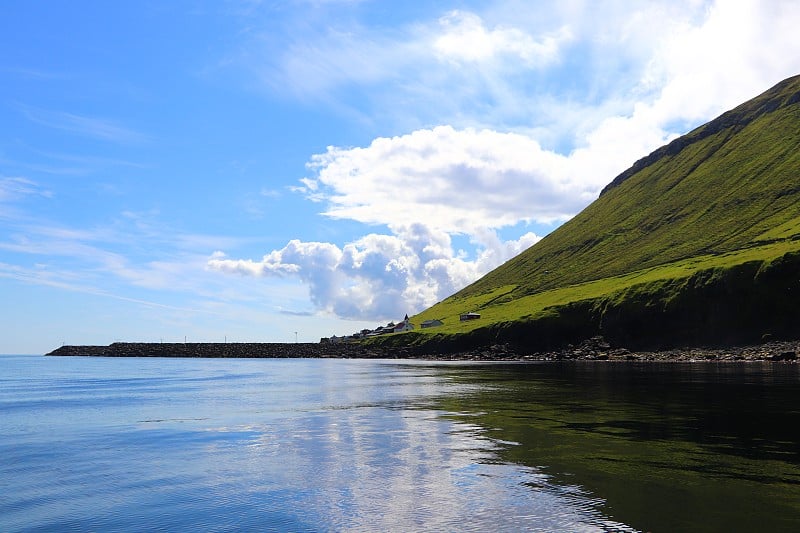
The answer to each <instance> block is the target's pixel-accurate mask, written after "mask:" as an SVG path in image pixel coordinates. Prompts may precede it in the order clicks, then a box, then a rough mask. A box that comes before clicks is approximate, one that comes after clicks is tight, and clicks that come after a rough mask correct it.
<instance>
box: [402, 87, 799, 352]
mask: <svg viewBox="0 0 800 533" xmlns="http://www.w3.org/2000/svg"><path fill="white" fill-rule="evenodd" d="M799 239H800V76H798V77H794V78H790V79H788V80H785V81H784V82H781V83H780V84H778V85H777V86H776V87H774V88H772V89H770V90H769V91H767V92H766V93H764V94H762V95H760V96H759V97H757V98H754V99H753V100H750V101H749V102H746V103H745V104H742V105H741V106H739V107H737V108H735V109H734V110H732V111H729V112H728V113H725V114H724V115H722V116H721V117H719V118H717V119H715V120H714V121H712V122H710V123H708V124H706V125H704V126H702V127H700V128H697V129H696V130H694V131H692V132H691V133H689V134H687V135H685V136H683V137H681V138H679V139H676V140H675V141H673V142H672V143H670V144H669V145H667V146H665V147H662V148H661V149H659V150H657V151H656V152H654V153H653V154H651V155H650V156H648V157H647V158H644V159H642V160H641V161H639V162H637V163H636V164H635V165H634V166H633V167H632V169H630V170H629V171H626V172H625V173H623V174H622V175H620V176H619V177H618V178H617V179H616V180H614V182H612V184H610V185H609V187H607V188H606V189H605V190H604V191H603V193H602V194H601V196H600V198H598V199H597V200H596V201H595V202H594V203H592V204H591V205H590V206H589V207H587V208H586V209H585V210H584V211H582V212H581V213H580V214H578V215H577V216H576V217H574V218H573V219H572V220H570V221H569V222H567V223H566V224H564V225H563V226H561V227H560V228H558V229H557V230H556V231H554V232H553V233H552V234H550V235H548V236H547V237H546V238H544V239H543V240H542V241H540V242H539V243H537V244H536V245H534V246H533V247H531V248H530V249H529V250H527V251H525V252H523V253H522V254H520V255H519V256H517V257H516V258H514V259H512V260H510V261H508V262H507V263H506V264H504V265H503V266H501V267H500V268H498V269H496V270H494V271H493V272H490V273H489V274H488V275H486V276H485V277H483V278H481V279H480V280H478V281H477V282H475V283H473V284H472V285H470V286H468V287H466V288H465V289H463V290H462V291H460V292H458V293H457V294H455V295H453V296H451V297H450V298H448V299H446V300H444V301H443V302H440V303H439V304H436V305H434V306H433V307H431V308H430V309H428V310H426V311H424V312H422V313H420V314H419V315H417V316H416V317H413V320H412V321H413V322H415V323H419V322H421V321H422V320H426V319H429V318H439V319H442V320H444V322H445V326H444V327H443V328H436V329H435V330H434V329H431V330H427V331H425V332H424V334H423V338H416V339H413V342H424V341H425V338H424V337H425V336H428V337H429V336H435V337H436V338H437V339H441V338H443V336H446V335H447V334H462V335H463V334H466V333H469V332H471V331H474V330H476V329H480V330H481V331H483V334H484V336H486V334H487V333H486V332H487V331H491V332H492V333H491V335H495V336H496V335H497V332H498V331H500V330H502V329H503V328H504V327H507V326H508V323H511V322H517V323H526V324H528V325H530V324H531V323H532V322H536V321H542V320H545V321H546V320H547V319H548V317H550V318H552V317H554V316H560V315H559V313H562V312H563V310H564V309H563V307H564V306H568V307H569V306H570V305H572V304H574V303H576V302H587V301H590V302H591V306H592V307H591V309H594V310H595V311H597V309H598V306H600V307H608V305H610V304H613V305H618V306H624V305H626V304H625V302H623V301H622V300H624V299H625V297H626V296H625V295H627V296H628V297H630V296H631V295H632V294H636V295H637V298H641V296H642V294H650V295H651V296H652V298H651V299H652V300H653V301H658V302H660V303H659V305H661V306H662V307H663V306H664V305H667V304H666V302H669V301H674V300H675V299H676V298H678V296H677V294H678V292H680V291H683V293H685V292H686V291H687V287H686V282H685V280H687V279H692V277H693V276H694V278H693V279H695V281H696V280H697V279H703V280H705V281H704V283H712V282H713V283H722V282H721V281H720V279H721V277H724V272H725V271H727V270H730V269H732V268H734V270H735V267H736V265H741V264H751V265H756V266H755V270H754V271H753V273H752V275H753V276H756V273H757V272H758V271H759V269H762V270H763V269H764V268H767V267H768V266H769V265H770V264H771V263H772V262H774V261H779V260H780V258H781V257H783V256H784V255H785V254H787V253H791V252H796V251H798V250H800V240H799ZM792 257H794V256H792ZM703 271H706V272H711V273H712V274H708V275H704V276H700V277H699V278H698V277H697V273H698V272H703ZM735 271H736V272H738V270H735ZM731 272H733V271H731ZM749 279H750V278H749ZM675 280H684V282H682V283H677V282H676V281H675ZM725 283H728V282H725ZM728 284H729V285H730V283H728ZM632 287H638V288H636V289H632ZM694 289H697V287H694ZM665 291H666V292H665ZM676 291H678V292H676ZM681 298H682V299H684V300H686V298H687V296H686V295H685V294H683V296H680V298H678V299H681ZM687 301H688V300H687ZM466 311H478V312H480V313H481V314H482V318H481V320H479V321H474V322H467V323H461V322H459V321H458V314H459V313H463V312H466ZM595 315H596V316H593V317H592V320H593V322H592V324H593V325H591V326H589V325H586V328H588V329H586V331H585V332H586V333H592V332H601V333H602V320H603V317H602V316H601V315H602V312H601V311H597V312H596V313H595ZM609 316H610V315H609ZM562 318H563V317H562ZM720 327H721V326H720ZM593 328H594V329H595V330H599V331H590V330H592V329H593ZM529 329H530V328H529ZM581 331H582V332H583V330H581ZM415 337H419V335H415ZM406 340H407V341H410V340H412V339H406Z"/></svg>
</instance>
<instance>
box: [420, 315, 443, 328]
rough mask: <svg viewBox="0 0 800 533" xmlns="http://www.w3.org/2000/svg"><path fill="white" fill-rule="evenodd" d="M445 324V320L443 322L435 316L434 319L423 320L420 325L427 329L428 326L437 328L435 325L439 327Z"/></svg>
mask: <svg viewBox="0 0 800 533" xmlns="http://www.w3.org/2000/svg"><path fill="white" fill-rule="evenodd" d="M443 325H444V322H442V321H441V320H438V319H436V318H434V319H432V320H426V321H425V322H423V323H422V324H420V327H421V328H422V329H426V328H435V327H438V326H443Z"/></svg>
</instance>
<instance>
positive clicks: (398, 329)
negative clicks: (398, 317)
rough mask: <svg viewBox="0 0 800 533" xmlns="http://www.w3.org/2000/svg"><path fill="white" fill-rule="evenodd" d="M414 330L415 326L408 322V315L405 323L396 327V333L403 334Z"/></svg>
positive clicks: (404, 320)
mask: <svg viewBox="0 0 800 533" xmlns="http://www.w3.org/2000/svg"><path fill="white" fill-rule="evenodd" d="M412 329H414V324H412V323H411V322H410V321H409V320H408V315H406V317H405V318H404V319H403V321H402V322H400V323H399V324H397V325H396V326H395V327H394V332H395V333H402V332H404V331H411V330H412Z"/></svg>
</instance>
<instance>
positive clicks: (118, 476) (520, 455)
mask: <svg viewBox="0 0 800 533" xmlns="http://www.w3.org/2000/svg"><path fill="white" fill-rule="evenodd" d="M0 531H2V532H23V531H24V532H36V531H46V532H50V531H53V532H69V531H97V532H110V531H208V532H222V531H292V532H304V531H363V532H375V531H402V532H410V531H454V532H461V531H481V532H485V531H491V532H501V531H514V532H517V531H537V532H601V531H613V532H628V531H648V532H658V531H664V532H675V531H682V532H683V531H685V532H691V531H703V532H706V531H708V532H711V531H720V532H723V531H724V532H733V531H748V532H749V531H768V532H778V531H800V366H798V365H796V364H783V363H782V364H774V363H733V364H719V363H698V364H693V363H671V364H670V363H667V364H661V363H629V362H625V363H621V362H620V363H615V362H570V363H541V362H540V363H502V364H500V363H477V362H430V361H408V360H335V359H196V358H192V359H183V358H130V359H122V358H95V357H45V356H31V355H27V356H14V355H5V356H0Z"/></svg>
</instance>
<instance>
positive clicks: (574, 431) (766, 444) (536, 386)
mask: <svg viewBox="0 0 800 533" xmlns="http://www.w3.org/2000/svg"><path fill="white" fill-rule="evenodd" d="M450 375H451V378H452V379H454V380H455V381H459V382H463V383H470V384H475V385H478V386H477V387H475V388H473V389H471V390H473V391H474V392H473V393H471V394H468V395H462V396H460V397H458V398H449V399H447V400H445V401H443V405H442V407H443V408H445V409H447V410H448V411H454V412H460V413H462V414H461V415H458V416H457V418H466V419H469V420H470V421H471V422H472V423H474V424H478V425H480V426H481V427H484V428H486V429H487V435H489V436H490V437H492V438H494V439H498V440H501V441H504V442H508V443H510V444H508V445H507V446H505V448H504V450H503V451H502V452H501V453H500V454H499V455H500V457H501V458H502V460H504V461H509V462H514V463H518V464H524V465H528V466H530V467H535V468H537V469H539V470H540V471H541V472H543V473H545V474H548V476H549V480H550V481H551V482H555V483H560V484H564V485H576V486H579V487H581V488H582V490H584V491H585V492H586V493H588V494H590V495H593V496H596V497H598V498H600V499H602V500H603V503H602V505H601V506H600V509H601V510H602V512H603V514H604V515H606V516H607V517H609V518H611V519H613V520H616V521H619V522H621V523H625V524H627V525H630V526H632V527H634V528H636V529H639V530H645V531H800V378H799V375H800V373H799V372H798V367H797V366H795V365H771V364H738V365H737V364H733V365H720V364H628V363H620V364H615V363H611V364H597V363H570V364H561V365H559V364H552V365H518V366H513V365H512V366H509V365H505V366H494V367H492V366H485V367H481V368H472V369H464V368H454V369H452V371H451V374H450Z"/></svg>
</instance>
